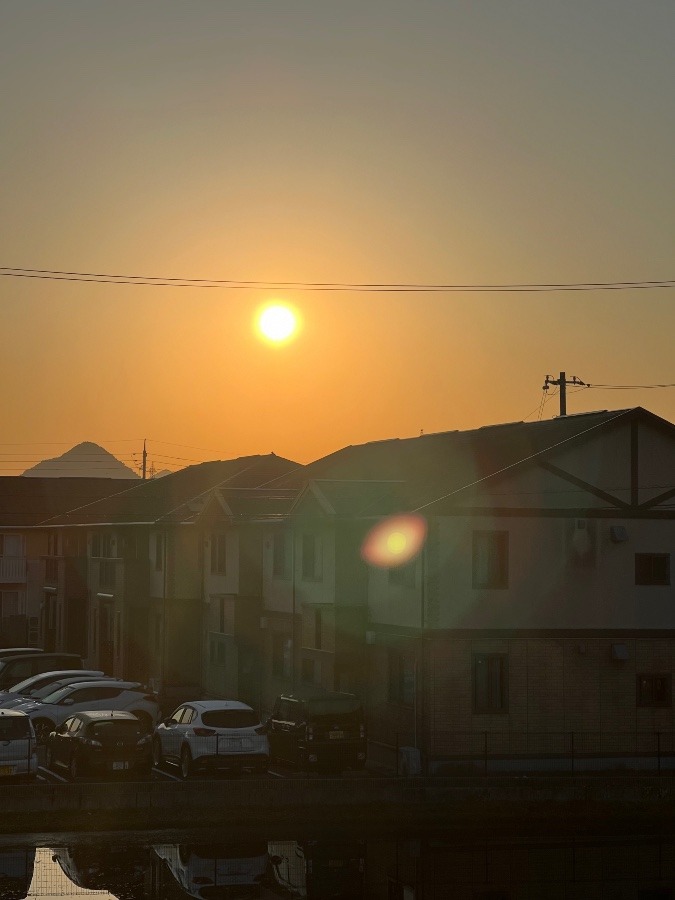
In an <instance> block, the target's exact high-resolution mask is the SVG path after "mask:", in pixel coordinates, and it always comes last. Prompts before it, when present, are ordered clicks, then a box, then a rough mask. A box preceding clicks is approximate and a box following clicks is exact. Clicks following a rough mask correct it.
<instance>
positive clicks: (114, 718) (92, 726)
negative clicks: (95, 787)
mask: <svg viewBox="0 0 675 900" xmlns="http://www.w3.org/2000/svg"><path fill="white" fill-rule="evenodd" d="M46 744H47V766H48V768H50V769H56V768H58V767H62V768H64V769H67V770H68V772H69V773H70V777H71V778H73V779H76V778H78V777H79V776H80V775H84V774H85V773H86V774H92V775H104V776H108V777H109V776H117V775H129V774H132V775H138V776H140V777H141V778H145V779H148V778H149V777H150V771H151V769H152V750H151V745H152V735H151V734H149V732H148V731H147V730H146V729H144V728H143V726H142V725H141V722H140V721H139V720H138V718H137V717H136V716H135V715H134V714H133V713H130V712H127V711H126V710H121V709H96V710H84V711H83V712H79V713H76V714H75V715H73V716H69V717H68V718H67V719H66V720H65V722H63V723H62V724H61V725H59V726H58V728H57V729H56V730H55V731H52V732H51V733H50V735H49V736H48V738H47V741H46Z"/></svg>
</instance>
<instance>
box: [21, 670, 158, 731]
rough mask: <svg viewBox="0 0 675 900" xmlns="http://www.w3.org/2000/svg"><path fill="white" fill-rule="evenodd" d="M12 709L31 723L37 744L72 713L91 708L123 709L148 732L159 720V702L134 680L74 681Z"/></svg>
mask: <svg viewBox="0 0 675 900" xmlns="http://www.w3.org/2000/svg"><path fill="white" fill-rule="evenodd" d="M15 709H20V710H23V712H25V713H27V714H28V715H29V716H30V718H31V719H32V720H33V726H34V728H35V733H36V735H37V739H38V742H39V743H44V742H45V741H46V740H47V737H48V735H49V734H50V732H52V731H54V730H55V729H56V728H58V726H59V725H61V723H62V722H65V720H66V719H67V718H68V717H69V716H72V715H73V714H74V713H76V712H82V711H84V710H93V709H126V710H129V711H130V712H132V713H134V715H135V716H137V718H138V719H139V720H140V722H141V724H142V725H143V727H144V728H145V729H146V730H147V731H148V732H150V731H152V727H153V725H154V724H155V723H156V722H157V721H158V719H159V703H158V702H157V697H156V695H155V694H151V693H149V692H148V690H147V689H146V688H145V687H144V686H143V685H142V684H140V682H138V681H116V680H112V679H110V678H108V679H101V680H100V681H95V680H92V681H76V682H74V683H73V684H69V685H64V686H63V687H60V688H57V689H56V690H55V691H52V693H50V694H47V696H46V697H43V699H42V700H39V701H38V700H26V701H24V702H23V703H21V704H20V705H19V706H17V707H15Z"/></svg>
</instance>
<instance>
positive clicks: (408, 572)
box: [389, 560, 417, 588]
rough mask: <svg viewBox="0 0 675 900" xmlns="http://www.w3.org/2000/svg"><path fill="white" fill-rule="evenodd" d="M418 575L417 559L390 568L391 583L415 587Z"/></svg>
mask: <svg viewBox="0 0 675 900" xmlns="http://www.w3.org/2000/svg"><path fill="white" fill-rule="evenodd" d="M416 575H417V560H413V562H410V563H407V564H406V565H403V566H395V567H394V568H391V569H389V584H395V585H398V586H399V587H406V588H414V587H415V584H416Z"/></svg>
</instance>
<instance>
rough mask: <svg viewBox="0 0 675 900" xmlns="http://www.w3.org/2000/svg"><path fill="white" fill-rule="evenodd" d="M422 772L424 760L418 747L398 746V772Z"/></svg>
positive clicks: (410, 773)
mask: <svg viewBox="0 0 675 900" xmlns="http://www.w3.org/2000/svg"><path fill="white" fill-rule="evenodd" d="M421 772H422V760H421V758H420V751H419V750H418V749H417V747H399V748H398V774H399V775H420V774H421Z"/></svg>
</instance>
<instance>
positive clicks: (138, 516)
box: [43, 453, 297, 525]
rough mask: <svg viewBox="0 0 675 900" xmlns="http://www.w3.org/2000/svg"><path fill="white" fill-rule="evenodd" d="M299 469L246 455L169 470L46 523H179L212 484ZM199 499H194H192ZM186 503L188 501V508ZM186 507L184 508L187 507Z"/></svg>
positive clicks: (237, 483) (244, 482) (255, 480)
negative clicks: (182, 515)
mask: <svg viewBox="0 0 675 900" xmlns="http://www.w3.org/2000/svg"><path fill="white" fill-rule="evenodd" d="M295 468H297V463H294V462H291V461H290V460H287V459H283V458H282V457H280V456H275V455H274V454H273V453H271V454H268V455H266V456H243V457H240V458H239V459H229V460H224V461H214V462H205V463H200V464H199V465H196V466H188V468H186V469H181V470H180V471H178V472H173V473H172V474H171V475H164V476H163V477H162V478H156V479H152V480H150V481H141V482H135V483H134V484H133V486H132V487H130V488H128V489H127V490H125V491H124V492H123V493H121V494H117V495H116V496H114V497H109V498H107V499H105V500H101V501H98V502H96V503H90V504H88V505H83V506H81V507H80V508H72V507H71V511H70V512H67V513H65V514H63V515H60V516H57V517H55V518H53V519H51V520H47V521H45V522H44V523H43V524H47V525H87V524H91V525H93V524H99V525H100V524H134V523H156V522H159V521H162V522H164V523H171V522H180V521H184V520H185V519H183V518H181V517H180V512H181V508H186V509H187V512H189V513H190V515H192V516H193V515H194V514H195V513H197V512H198V511H199V510H200V509H201V506H202V505H203V500H202V502H199V498H200V497H201V495H204V494H206V493H207V492H208V491H210V490H211V489H212V488H214V487H218V486H220V485H227V486H228V487H244V488H246V487H256V486H258V485H262V484H265V483H266V482H268V481H270V480H271V479H275V478H277V477H278V476H279V475H281V474H283V473H285V472H288V471H290V470H292V469H295ZM203 499H206V498H203ZM195 500H196V501H197V502H194V501H195ZM186 504H189V506H188V507H186ZM186 509H183V510H182V511H183V512H185V511H186Z"/></svg>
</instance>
